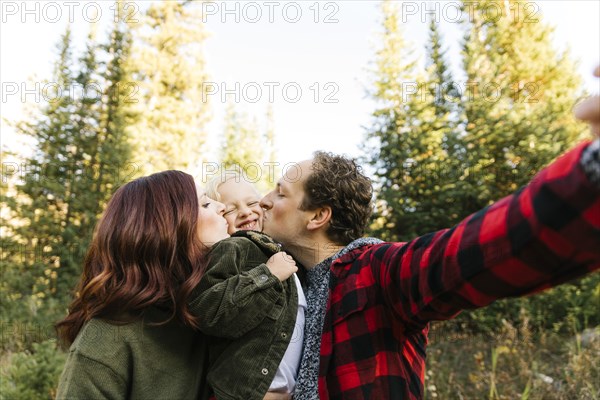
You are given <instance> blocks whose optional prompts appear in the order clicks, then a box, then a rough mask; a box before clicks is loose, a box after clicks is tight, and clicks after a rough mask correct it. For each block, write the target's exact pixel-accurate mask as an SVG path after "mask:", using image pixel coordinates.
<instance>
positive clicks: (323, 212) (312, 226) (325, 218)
mask: <svg viewBox="0 0 600 400" xmlns="http://www.w3.org/2000/svg"><path fill="white" fill-rule="evenodd" d="M332 216H333V213H332V211H331V207H329V206H324V207H319V208H317V209H316V210H314V211H313V212H312V217H311V219H310V221H308V225H307V226H306V228H307V229H308V230H318V229H321V228H322V227H324V226H325V227H326V226H327V225H328V224H329V221H331V218H332Z"/></svg>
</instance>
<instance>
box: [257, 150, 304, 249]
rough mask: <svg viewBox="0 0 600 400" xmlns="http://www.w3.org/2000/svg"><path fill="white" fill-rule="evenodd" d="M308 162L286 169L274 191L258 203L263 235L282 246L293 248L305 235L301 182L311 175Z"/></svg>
mask: <svg viewBox="0 0 600 400" xmlns="http://www.w3.org/2000/svg"><path fill="white" fill-rule="evenodd" d="M311 166H312V161H311V160H307V161H302V162H301V163H299V164H296V165H295V166H294V167H291V168H289V169H288V170H287V171H286V173H285V175H284V176H283V177H282V178H281V179H280V180H279V182H277V186H276V187H275V189H274V190H272V191H271V192H270V193H268V194H267V195H266V196H265V197H263V199H262V200H261V201H260V205H261V207H263V208H264V209H265V217H264V221H263V232H264V233H266V234H268V235H270V236H272V237H273V238H274V239H275V240H277V241H279V242H281V243H282V244H283V245H285V246H293V245H295V244H297V243H296V241H297V240H298V239H301V238H303V237H304V236H305V235H306V234H307V229H306V226H307V224H308V222H309V221H310V213H309V212H308V211H302V210H300V205H301V204H302V200H303V199H304V182H305V181H306V177H307V176H308V175H309V174H310V173H311Z"/></svg>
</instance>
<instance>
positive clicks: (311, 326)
mask: <svg viewBox="0 0 600 400" xmlns="http://www.w3.org/2000/svg"><path fill="white" fill-rule="evenodd" d="M377 243H381V240H379V239H375V238H361V239H357V240H355V241H353V242H352V243H350V244H349V245H348V246H346V247H344V248H343V249H342V250H340V251H339V252H337V253H336V254H334V255H333V256H331V257H329V258H327V259H325V260H323V261H321V262H320V263H319V264H317V265H316V266H315V267H314V268H312V269H310V270H308V271H307V272H306V282H307V284H306V285H307V288H306V293H305V295H306V321H305V325H304V345H303V353H302V361H301V362H300V371H299V372H298V380H297V381H296V390H295V391H294V400H318V399H319V391H318V379H319V356H320V350H321V334H322V333H323V332H322V331H323V321H324V319H325V311H326V308H327V298H328V297H329V276H330V267H331V264H332V263H333V262H334V261H335V260H336V259H338V258H340V257H341V256H343V255H344V254H346V253H348V252H350V251H352V250H354V249H357V248H359V247H362V246H366V245H372V244H377Z"/></svg>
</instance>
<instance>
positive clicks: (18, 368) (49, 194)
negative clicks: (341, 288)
mask: <svg viewBox="0 0 600 400" xmlns="http://www.w3.org/2000/svg"><path fill="white" fill-rule="evenodd" d="M347 3H348V2H314V3H299V2H281V3H277V2H273V3H272V4H271V6H269V7H267V6H266V5H265V3H260V2H228V4H227V5H226V4H225V3H224V2H199V1H162V2H158V1H157V2H106V3H104V5H103V7H104V8H99V9H95V8H94V7H92V6H90V4H95V3H93V2H87V3H81V4H80V6H81V10H77V9H76V8H75V7H74V6H73V4H79V3H77V2H71V6H69V7H71V8H69V7H67V4H68V2H66V3H57V2H53V4H56V5H57V7H58V8H57V9H56V10H59V11H60V12H61V15H67V14H66V13H67V12H68V11H73V15H75V16H77V15H80V19H84V20H85V22H87V37H86V39H85V40H83V41H81V40H80V38H78V37H75V36H74V34H73V32H74V30H73V24H68V25H67V27H66V28H65V31H64V32H63V33H62V35H61V36H60V38H57V43H56V48H55V51H54V53H53V60H52V63H53V71H52V73H51V74H49V75H48V76H45V77H44V78H43V79H38V80H35V79H32V80H29V81H28V82H26V83H25V82H22V83H20V82H9V81H4V80H3V81H2V101H3V103H4V102H5V101H8V100H10V99H12V100H14V99H19V100H20V101H21V103H22V104H23V106H24V110H25V111H24V112H23V114H22V115H20V116H19V118H14V116H12V115H6V114H5V113H3V114H2V116H3V121H2V123H3V143H2V153H3V154H2V182H1V188H2V196H1V198H0V202H1V206H2V214H1V219H2V221H1V222H2V225H1V228H0V233H1V245H2V248H1V262H2V265H1V269H0V271H1V273H2V276H1V281H0V311H1V319H0V334H1V342H0V348H1V351H2V354H1V356H0V373H1V375H0V377H1V381H0V398H3V399H4V398H5V399H37V398H39V399H47V398H53V396H54V393H55V389H56V383H57V379H58V376H59V374H60V371H61V369H62V366H63V363H64V359H65V355H64V353H62V352H61V351H59V350H57V349H56V340H55V338H54V331H53V328H52V326H53V324H54V323H55V322H56V321H57V320H58V319H60V318H61V317H62V316H64V315H65V312H66V307H67V305H68V303H69V301H70V299H71V298H72V296H73V288H74V287H75V283H76V281H77V278H78V276H79V274H80V273H81V265H82V259H83V257H84V255H85V251H86V248H87V245H88V243H89V241H90V238H91V235H92V232H93V228H94V225H95V223H96V221H97V219H98V217H99V216H100V215H101V213H102V210H103V208H104V206H105V205H106V202H107V200H108V198H110V196H111V194H112V193H113V192H114V190H115V189H116V188H118V187H119V186H120V185H122V184H123V183H125V182H128V181H130V180H131V179H134V178H136V177H138V176H141V175H145V174H148V173H151V172H155V171H160V170H164V169H183V170H186V171H189V172H190V173H192V174H193V175H194V176H195V177H196V179H197V180H198V182H199V183H200V184H201V183H202V182H205V181H206V179H208V178H210V177H211V176H214V174H218V173H221V172H220V171H221V170H223V169H226V168H239V169H241V170H242V171H243V173H244V175H245V176H246V177H247V178H248V179H250V180H254V181H256V183H257V184H258V185H259V187H260V188H261V190H263V191H265V190H267V189H268V188H269V187H270V186H271V185H272V184H273V181H274V180H276V179H278V177H279V176H281V173H282V172H283V171H284V170H285V169H286V168H289V167H290V166H291V164H289V163H288V162H287V159H286V157H282V156H281V154H282V153H284V154H289V152H291V153H292V154H294V153H293V151H294V149H296V151H297V153H298V154H297V157H296V158H295V160H299V159H302V158H306V157H307V156H309V155H310V153H308V154H305V152H306V151H307V150H316V149H317V148H319V149H325V150H331V151H340V148H341V149H342V150H343V149H344V148H345V147H344V146H346V145H347V142H352V140H350V139H351V136H350V137H348V136H346V130H347V128H346V124H348V121H350V122H352V123H356V120H355V116H353V115H348V116H347V119H348V121H347V120H346V118H338V119H336V118H333V117H331V118H329V119H324V120H323V123H322V125H323V127H325V130H324V131H321V132H319V133H320V137H316V138H315V137H312V136H309V135H308V133H307V135H306V136H303V135H302V134H295V138H294V139H290V140H288V137H289V136H287V135H289V132H281V131H280V129H279V128H277V126H279V124H278V125H276V123H275V121H276V120H278V118H281V117H280V116H278V115H277V112H278V109H281V110H282V111H281V113H282V115H283V117H285V118H294V119H296V120H297V119H299V118H300V119H303V120H307V119H308V120H310V119H311V116H313V111H314V108H311V107H315V106H316V105H320V106H321V107H324V106H329V107H332V108H331V109H330V110H336V108H335V107H337V106H338V105H339V104H340V103H341V102H343V101H344V95H345V94H347V92H345V91H344V90H343V89H344V87H343V85H340V83H339V81H338V80H336V77H335V76H323V77H321V79H314V80H311V79H305V80H300V79H297V80H293V79H286V78H285V77H282V76H275V75H276V74H274V75H273V76H267V77H264V76H260V77H256V79H254V80H251V81H249V80H237V81H235V80H233V81H231V80H228V81H225V80H223V81H217V80H215V79H213V78H211V76H210V74H209V72H208V71H209V69H210V68H209V67H208V63H209V61H208V57H207V56H206V48H207V42H208V40H209V39H208V37H209V36H208V33H209V29H208V28H207V26H208V25H210V23H218V22H219V21H221V22H224V21H225V22H226V21H227V19H228V18H229V19H233V20H235V19H236V18H238V21H237V23H238V25H239V26H244V24H245V25H247V26H246V28H244V29H249V28H248V26H250V25H249V24H252V23H255V22H257V18H258V16H259V15H261V18H262V19H263V20H266V19H268V18H273V22H272V23H273V24H275V25H276V24H277V23H284V24H299V25H298V26H301V24H303V23H313V24H316V23H323V24H325V23H330V24H332V26H335V24H336V23H340V21H341V20H342V18H343V16H344V13H343V12H344V6H345V5H346V4H347ZM7 4H8V5H7ZM11 4H12V6H13V7H12V8H11V6H10V5H11ZM20 4H24V3H19V2H4V3H3V4H2V13H3V14H2V20H3V21H2V22H3V23H4V22H6V21H7V20H8V19H9V18H21V19H23V18H25V19H27V18H32V16H33V17H35V16H36V15H35V13H38V14H39V17H40V18H42V19H43V18H46V19H52V18H56V17H57V16H58V14H57V12H56V10H55V9H53V8H51V7H48V6H47V4H49V3H45V4H44V3H43V2H31V3H30V4H38V6H37V9H36V8H35V5H32V6H30V8H28V9H27V10H29V11H27V10H23V9H20V8H19V7H22V6H20ZM86 4H87V9H86V8H85V7H86ZM236 4H237V6H236ZM249 4H250V6H249ZM274 4H275V5H278V6H279V8H276V7H275V6H274ZM449 4H450V5H451V6H449ZM15 7H16V8H15ZM84 9H85V13H83V10H84ZM24 11H27V12H29V14H27V12H25V13H24ZM539 11H540V8H539V5H538V3H535V2H531V1H530V2H525V1H516V0H503V1H492V0H483V1H477V2H473V1H461V2H458V1H457V2H406V1H405V2H399V1H382V2H377V15H378V21H379V22H378V28H377V30H376V32H373V34H372V35H371V36H370V41H371V44H372V53H371V57H370V59H369V60H364V65H363V67H364V74H363V76H362V77H361V80H362V84H361V87H362V89H363V93H364V95H365V98H364V99H363V100H364V102H366V103H367V104H368V105H369V107H370V111H369V115H368V118H367V119H366V120H365V121H364V122H362V123H361V124H360V125H362V126H361V127H360V130H361V136H360V138H359V140H357V141H356V143H355V144H358V145H357V146H356V151H355V152H354V154H353V155H356V156H358V157H359V158H360V160H361V162H362V163H363V165H364V166H365V170H366V172H367V173H368V174H369V175H370V176H371V177H372V179H373V181H374V185H375V189H376V199H377V201H376V202H375V213H374V216H373V219H372V221H371V225H370V232H369V235H373V236H378V237H381V238H383V239H385V240H400V241H402V240H409V239H412V238H414V237H416V236H417V235H421V234H425V233H427V232H430V231H433V230H437V229H441V228H446V227H450V226H452V225H454V224H456V223H457V222H458V221H460V220H461V219H463V218H465V217H466V216H468V215H470V214H471V213H473V212H476V211H478V210H480V209H481V208H483V207H485V206H487V205H489V204H491V202H493V201H494V200H497V199H499V198H501V197H503V196H505V195H507V194H510V193H512V192H514V191H515V190H517V189H518V188H519V187H521V186H522V185H524V184H525V183H527V182H528V181H529V180H530V179H531V178H532V177H533V176H534V174H535V173H536V172H537V171H539V170H540V169H541V168H542V167H543V166H544V165H546V164H548V163H550V162H551V161H552V160H553V159H555V158H556V157H557V156H558V155H559V154H561V153H562V152H564V151H566V150H567V149H569V148H571V147H573V146H574V145H575V144H576V143H578V142H579V141H580V140H582V139H585V138H588V137H589V131H588V129H587V127H586V126H584V125H582V124H580V123H578V122H576V121H575V120H574V118H573V117H572V107H573V105H574V104H575V103H576V102H577V101H578V100H580V99H581V98H582V97H584V96H586V95H588V94H589V92H590V91H592V92H593V91H597V90H596V89H597V87H598V84H597V83H595V86H594V84H592V85H591V86H590V85H589V84H585V83H584V82H585V79H586V78H583V77H582V75H581V73H580V72H579V68H578V64H577V60H576V59H575V57H574V56H573V55H572V54H571V52H570V51H569V50H568V48H563V47H561V46H557V45H556V43H555V40H554V38H553V28H552V27H551V26H550V25H549V24H548V23H546V22H545V21H544V17H543V15H542V13H541V12H539ZM77 12H82V14H77ZM63 13H65V14H63ZM436 13H437V14H436ZM101 15H104V16H106V15H110V16H111V18H109V21H108V23H106V18H104V20H103V21H104V22H105V23H104V25H101V24H98V23H96V22H95V21H99V16H101ZM277 19H279V21H278V20H277ZM410 19H413V21H412V22H413V24H414V23H415V21H416V23H418V24H420V25H421V26H422V27H423V28H425V30H424V32H425V35H424V36H423V37H424V40H423V43H421V44H422V46H419V45H418V44H416V43H414V42H413V41H412V40H411V39H410V37H411V31H410V29H411V25H410V21H409V20H410ZM253 21H254V22H253ZM449 22H451V23H454V24H455V25H456V26H457V29H458V30H459V32H460V35H459V37H458V38H454V40H453V41H452V43H451V44H452V46H454V48H455V50H454V52H449V51H448V49H449V47H450V45H449V43H448V42H447V40H446V39H445V38H446V36H445V35H444V32H446V31H445V30H444V29H442V28H441V26H443V24H444V23H449ZM595 22H596V25H595V26H593V27H591V30H592V31H593V30H594V29H595V30H598V21H597V20H596V21H595ZM238 28H239V27H238ZM0 32H2V31H1V30H0ZM307 32H308V31H307ZM365 34H367V33H365ZM307 35H308V36H310V33H307ZM312 39H313V40H317V39H318V38H312ZM12 40H18V38H13V39H12ZM79 42H83V43H84V44H83V46H81V45H79ZM261 46H263V47H264V44H261V43H248V44H247V47H248V52H241V53H240V54H239V60H238V63H239V65H238V66H237V67H238V68H240V69H244V68H245V67H247V66H248V65H249V64H251V63H260V60H257V59H256V57H255V56H253V55H252V50H253V49H254V48H256V49H257V50H256V52H258V53H260V48H261ZM348 46H352V43H348V42H345V41H339V48H340V49H342V48H347V47H348ZM312 47H313V48H314V49H315V54H312V55H311V56H312V57H313V59H311V60H312V61H310V62H309V63H308V64H302V65H310V66H311V68H314V71H315V72H316V73H317V74H318V71H319V69H320V67H321V66H322V64H323V63H327V61H328V58H329V57H336V56H337V53H336V51H332V52H331V54H322V53H320V51H319V50H318V47H317V46H316V45H315V44H314V43H313V44H312ZM597 48H598V47H596V49H597ZM590 49H593V46H592V47H590ZM293 50H294V47H293V43H290V44H288V47H286V48H285V49H282V54H281V56H280V57H281V58H285V57H294V54H293ZM456 50H458V51H456ZM590 51H592V50H590ZM595 51H596V58H597V59H598V60H600V54H598V50H595ZM303 56H304V55H303ZM304 63H306V62H305V61H304ZM340 74H342V75H343V74H344V71H343V70H340ZM317 76H318V75H317ZM340 79H341V78H340ZM590 88H591V89H590ZM282 104H285V105H288V106H289V105H290V104H291V105H293V104H304V106H303V107H304V108H298V109H296V112H295V114H288V113H290V111H289V108H286V107H283V106H282ZM214 109H218V110H220V112H218V113H215V112H214V111H213V110H214ZM321 110H322V108H321ZM331 115H332V116H335V115H337V114H336V112H335V111H332V113H331ZM323 127H321V128H323ZM215 131H216V132H218V133H217V134H216V135H215V134H213V135H212V137H211V132H215ZM7 132H8V133H7ZM7 137H8V138H9V139H10V140H9V141H8V142H7V141H6V138H7ZM283 138H285V139H283ZM306 142H308V143H310V145H311V146H318V147H317V148H312V147H306ZM296 144H298V145H297V146H296ZM303 146H304V147H303ZM286 152H288V153H286ZM599 325H600V274H595V275H591V276H589V277H586V278H583V279H581V280H579V281H577V282H573V283H571V284H567V285H563V286H561V287H559V288H555V289H553V290H549V291H547V292H544V293H542V294H540V295H537V296H533V297H528V298H523V299H512V300H505V301H499V302H496V303H494V304H493V305H491V306H490V307H487V308H485V309H482V310H479V311H476V312H465V313H463V314H461V315H459V316H458V317H457V318H456V319H455V320H453V321H450V322H444V323H436V324H434V325H433V328H432V331H431V335H430V341H431V345H430V348H429V353H428V360H427V363H428V367H427V376H426V397H427V398H441V399H453V398H456V399H463V398H465V399H474V398H477V399H480V398H489V399H514V398H522V399H563V398H581V399H598V398H600V384H599V383H598V382H600V366H599V362H598V361H599V360H600V340H599V339H598V336H599V333H598V332H599V328H598V327H599Z"/></svg>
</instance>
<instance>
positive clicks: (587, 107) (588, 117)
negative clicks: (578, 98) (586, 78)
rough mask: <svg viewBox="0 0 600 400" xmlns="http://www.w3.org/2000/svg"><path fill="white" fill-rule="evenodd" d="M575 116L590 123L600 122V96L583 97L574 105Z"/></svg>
mask: <svg viewBox="0 0 600 400" xmlns="http://www.w3.org/2000/svg"><path fill="white" fill-rule="evenodd" d="M575 117H577V118H578V119H580V120H583V121H588V122H591V123H598V122H600V96H592V97H590V98H587V99H585V100H584V101H583V102H581V103H579V104H578V105H577V106H576V107H575Z"/></svg>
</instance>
